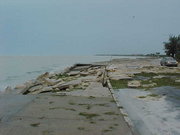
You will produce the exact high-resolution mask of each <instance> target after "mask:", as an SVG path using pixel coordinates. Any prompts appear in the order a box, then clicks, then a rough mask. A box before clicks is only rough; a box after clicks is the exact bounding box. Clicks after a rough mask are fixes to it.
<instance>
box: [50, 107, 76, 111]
mask: <svg viewBox="0 0 180 135" xmlns="http://www.w3.org/2000/svg"><path fill="white" fill-rule="evenodd" d="M56 109H64V110H68V111H76V110H75V109H73V108H66V107H51V108H49V110H56Z"/></svg>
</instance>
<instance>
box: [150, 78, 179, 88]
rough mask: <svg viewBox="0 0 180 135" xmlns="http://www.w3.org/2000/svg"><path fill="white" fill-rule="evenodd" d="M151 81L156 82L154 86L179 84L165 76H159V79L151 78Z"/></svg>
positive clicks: (176, 85)
mask: <svg viewBox="0 0 180 135" xmlns="http://www.w3.org/2000/svg"><path fill="white" fill-rule="evenodd" d="M152 82H154V83H156V84H157V85H156V87H161V86H175V87H178V86H180V84H179V83H178V82H175V80H173V79H171V78H169V77H165V78H159V79H157V78H156V79H152Z"/></svg>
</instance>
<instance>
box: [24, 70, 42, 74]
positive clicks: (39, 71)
mask: <svg viewBox="0 0 180 135" xmlns="http://www.w3.org/2000/svg"><path fill="white" fill-rule="evenodd" d="M42 72H43V71H42V70H37V71H29V72H26V73H27V74H34V73H42Z"/></svg>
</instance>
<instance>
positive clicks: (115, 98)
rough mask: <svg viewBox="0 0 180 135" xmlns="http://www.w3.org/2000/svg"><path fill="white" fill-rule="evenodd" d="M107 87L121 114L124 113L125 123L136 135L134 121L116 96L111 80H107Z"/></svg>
mask: <svg viewBox="0 0 180 135" xmlns="http://www.w3.org/2000/svg"><path fill="white" fill-rule="evenodd" d="M107 86H108V88H109V91H110V92H111V95H112V97H113V99H114V101H115V102H116V105H117V107H118V108H119V110H120V112H121V113H122V115H123V117H124V120H125V122H126V123H127V125H128V126H129V127H130V128H131V129H132V131H133V132H134V133H135V131H134V129H133V127H134V126H133V123H132V121H131V120H130V118H129V117H128V114H127V112H126V111H125V110H124V109H123V108H122V105H121V104H120V103H119V101H118V99H117V97H116V96H115V94H114V90H113V88H112V85H111V83H110V80H109V79H108V80H107Z"/></svg>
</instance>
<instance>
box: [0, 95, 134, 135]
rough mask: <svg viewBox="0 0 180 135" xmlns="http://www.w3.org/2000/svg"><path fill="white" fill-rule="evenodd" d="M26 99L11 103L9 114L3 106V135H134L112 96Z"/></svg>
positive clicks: (1, 132) (0, 123) (6, 102)
mask: <svg viewBox="0 0 180 135" xmlns="http://www.w3.org/2000/svg"><path fill="white" fill-rule="evenodd" d="M8 97H9V98H13V97H11V96H6V99H5V100H6V101H5V100H4V101H5V102H4V104H8V102H9V99H8ZM24 97H25V98H26V102H24V104H22V103H21V104H16V103H15V102H11V103H9V104H8V106H9V107H10V108H9V109H8V110H6V111H7V112H3V110H2V109H3V107H2V106H1V108H0V109H1V110H0V113H1V115H0V116H1V122H0V135H132V133H131V129H130V128H129V127H128V125H127V123H125V121H124V119H123V117H122V114H121V113H120V112H119V109H118V108H117V106H116V104H115V103H114V102H113V99H112V98H111V97H96V98H94V97H78V96H60V95H54V94H50V93H49V94H41V95H36V96H34V97H32V96H24ZM1 98H2V97H1ZM22 101H25V99H22ZM10 104H12V105H10ZM13 106H14V107H13ZM4 107H5V106H4ZM14 108H18V109H17V110H16V111H14ZM2 112H3V113H2ZM8 112H11V114H9V115H6V113H8ZM4 117H6V118H4Z"/></svg>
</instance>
